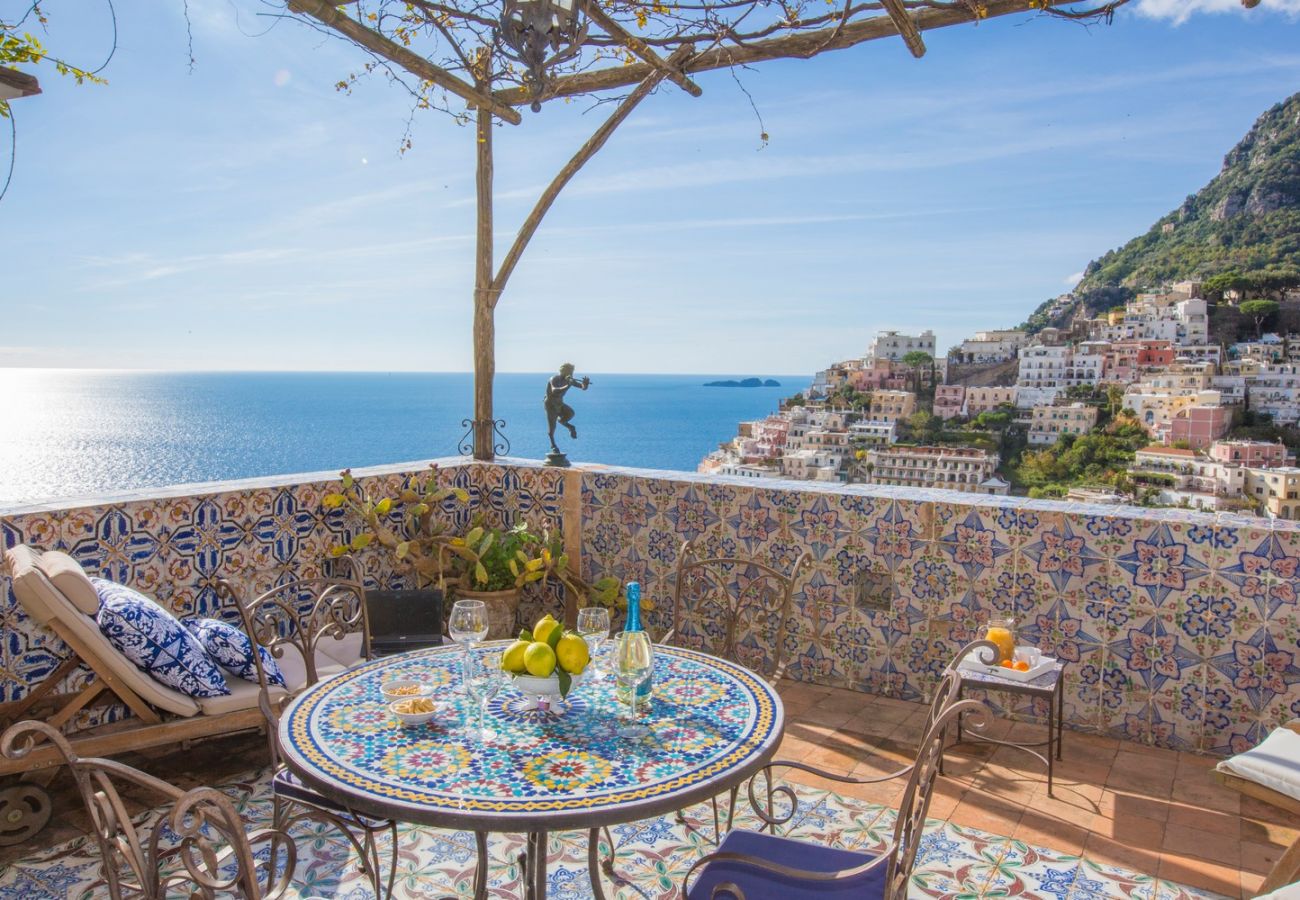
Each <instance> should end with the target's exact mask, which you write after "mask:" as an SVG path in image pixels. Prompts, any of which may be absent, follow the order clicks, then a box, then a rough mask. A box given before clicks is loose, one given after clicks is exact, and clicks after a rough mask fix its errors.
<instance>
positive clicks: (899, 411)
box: [871, 391, 916, 422]
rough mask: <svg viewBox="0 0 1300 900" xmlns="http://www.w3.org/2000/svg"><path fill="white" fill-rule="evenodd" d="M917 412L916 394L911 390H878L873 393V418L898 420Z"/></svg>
mask: <svg viewBox="0 0 1300 900" xmlns="http://www.w3.org/2000/svg"><path fill="white" fill-rule="evenodd" d="M914 412H916V394H914V393H912V392H911V391H876V392H875V393H873V394H872V395H871V418H872V419H874V420H875V421H877V422H897V421H898V420H900V419H906V418H907V417H908V416H910V415H911V414H912V413H914Z"/></svg>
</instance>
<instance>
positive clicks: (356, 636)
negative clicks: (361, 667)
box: [316, 631, 364, 669]
mask: <svg viewBox="0 0 1300 900" xmlns="http://www.w3.org/2000/svg"><path fill="white" fill-rule="evenodd" d="M362 644H363V642H362V640H361V632H359V631H354V632H353V633H352V634H345V635H343V637H341V638H326V639H325V640H323V641H321V642H320V643H319V644H317V645H316V651H317V652H318V653H324V654H325V655H326V656H328V657H329V658H330V659H332V660H334V661H335V662H337V663H342V664H343V665H344V666H345V667H347V668H349V669H350V668H352V667H353V666H355V665H356V664H357V663H359V662H362V661H363V660H362V658H361V652H362V650H363V649H364V648H363V646H362Z"/></svg>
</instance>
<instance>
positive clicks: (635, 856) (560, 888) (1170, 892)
mask: <svg viewBox="0 0 1300 900" xmlns="http://www.w3.org/2000/svg"><path fill="white" fill-rule="evenodd" d="M226 790H227V792H228V793H229V794H230V795H231V796H232V799H234V800H235V801H236V803H237V804H238V805H239V807H240V808H241V811H242V812H243V814H244V815H245V816H246V818H247V819H248V820H249V821H250V823H251V824H253V825H256V824H257V823H258V822H260V821H264V820H265V818H266V817H267V816H268V815H269V812H270V802H269V793H268V786H267V782H266V779H265V778H264V777H258V775H257V774H256V773H250V775H249V776H248V777H247V778H241V779H236V781H235V783H234V784H232V785H231V786H229V787H227V788H226ZM798 796H799V806H798V809H797V811H796V813H795V815H794V817H793V819H792V823H793V824H792V825H791V826H789V827H788V828H785V829H782V830H783V831H789V832H792V833H793V834H796V835H798V836H800V837H803V838H806V839H809V840H816V841H822V842H825V843H830V844H834V845H837V846H841V847H846V848H851V849H855V850H861V851H867V852H875V851H879V850H880V849H882V848H883V847H884V846H885V845H886V843H887V842H888V841H889V840H890V839H891V838H892V834H893V823H894V812H893V811H892V810H890V809H887V808H885V807H882V806H878V805H875V804H871V803H866V802H863V801H858V800H851V799H848V798H843V797H840V796H838V795H836V794H833V793H830V792H827V791H822V790H814V789H811V788H803V787H800V788H799V789H798ZM724 809H725V807H724ZM144 815H145V817H148V816H151V815H155V813H152V812H150V813H145V814H144ZM683 818H684V822H679V821H678V820H677V818H676V817H675V816H663V817H660V818H657V819H648V820H645V821H641V822H632V823H628V824H625V825H619V826H617V827H615V828H613V829H611V832H612V834H613V837H614V841H615V843H616V844H617V847H618V852H617V859H616V871H617V872H618V880H617V881H616V882H614V883H610V882H608V881H606V884H605V890H606V893H607V895H609V896H610V897H617V898H619V900H624V898H627V900H635V898H638V897H641V898H671V897H678V896H680V885H681V883H682V879H683V877H684V876H685V874H686V872H687V871H688V870H689V869H690V867H691V865H692V864H693V863H694V862H695V860H697V859H698V858H699V857H700V855H702V854H703V853H707V852H708V851H709V850H711V849H712V847H713V843H712V835H713V811H712V807H711V806H710V805H709V804H707V803H705V804H699V805H697V806H694V807H691V808H690V809H688V810H686V811H685V814H684V816H683ZM760 824H761V823H760V821H759V820H758V818H757V817H756V816H755V815H754V813H753V812H752V810H750V808H749V805H748V803H746V802H745V801H744V800H743V798H742V801H741V804H740V808H739V809H738V811H737V814H736V825H737V826H738V827H742V828H751V829H753V828H757V827H758V826H759V825H760ZM297 837H298V846H299V857H298V866H297V869H296V872H295V889H296V891H297V895H298V896H299V897H303V898H305V897H311V896H323V897H329V898H332V900H371V898H372V893H371V891H370V889H369V885H368V883H367V882H366V881H365V880H364V879H363V878H362V877H361V875H360V873H359V872H358V871H357V866H356V860H355V859H352V858H350V851H349V849H348V847H347V845H346V844H345V843H344V842H343V841H341V840H339V839H338V838H337V837H336V836H335V835H334V834H331V833H330V831H329V830H328V829H326V828H323V827H304V828H303V829H302V830H301V832H300V833H299V834H298V835H297ZM523 843H524V842H523V839H522V836H520V835H496V836H494V837H493V839H492V840H491V842H490V843H489V854H490V862H489V891H490V893H491V895H492V896H493V897H494V898H516V897H520V896H522V894H523V889H522V888H523V885H522V870H521V867H520V864H519V854H520V852H521V851H522V850H523ZM398 845H399V846H398V866H397V872H398V874H397V884H396V888H395V892H394V895H395V896H396V897H399V898H409V900H417V898H419V900H423V898H445V897H457V898H468V897H470V895H471V891H472V886H473V879H474V867H475V856H474V840H473V836H472V835H470V834H468V833H465V832H447V831H434V830H431V829H419V828H413V827H407V828H403V829H402V831H401V833H400V835H399V838H398ZM603 849H604V848H603V846H602V850H603ZM548 850H549V854H548V856H549V861H550V866H549V880H548V894H549V896H550V897H552V898H556V900H587V898H590V897H591V896H592V892H591V885H590V883H589V881H588V876H587V847H586V834H585V833H582V832H566V833H557V834H552V835H550V841H549V847H548ZM388 852H389V848H388V847H387V846H386V845H385V846H382V847H381V854H382V855H383V857H384V859H385V861H386V860H387V854H388ZM910 895H911V896H913V897H917V898H930V897H947V898H971V900H980V898H992V897H999V898H1005V897H1023V898H1051V900H1103V898H1105V900H1109V898H1120V897H1134V898H1142V900H1210V898H1213V897H1214V895H1212V894H1208V893H1205V892H1202V891H1196V890H1192V889H1190V888H1185V887H1182V886H1180V885H1175V884H1171V883H1170V882H1165V881H1157V880H1156V879H1155V878H1153V877H1151V876H1148V875H1141V874H1138V873H1134V872H1130V871H1127V870H1124V869H1121V868H1117V867H1115V866H1102V865H1097V864H1095V863H1092V862H1089V861H1087V860H1083V859H1080V858H1079V857H1076V856H1069V855H1066V854H1062V853H1058V852H1055V851H1051V850H1046V849H1043V848H1041V847H1034V846H1030V845H1026V844H1024V843H1022V842H1020V841H1014V840H1010V839H1008V838H1005V837H999V836H997V835H992V834H988V833H987V832H983V831H980V830H978V829H974V828H966V827H959V826H955V825H949V824H943V823H939V822H937V821H935V822H931V824H930V828H929V830H928V831H927V832H926V835H925V837H924V839H923V843H922V845H921V847H920V850H919V852H918V860H917V867H916V871H915V873H914V876H913V879H912V886H911V890H910ZM104 896H107V892H106V890H105V889H104V887H103V884H102V882H101V880H100V866H99V861H98V858H97V856H96V852H95V849H94V847H93V845H91V844H89V843H88V842H87V841H86V840H84V839H78V840H74V841H70V842H68V843H65V844H62V845H60V846H58V847H55V848H53V849H51V850H48V851H46V852H44V853H40V854H36V855H33V856H31V857H29V858H27V859H24V860H21V861H20V862H17V863H15V864H13V865H10V866H8V867H7V868H2V869H0V900H30V898H41V897H69V898H79V900H98V898H100V897H104Z"/></svg>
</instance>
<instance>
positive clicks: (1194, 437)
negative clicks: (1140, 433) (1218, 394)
mask: <svg viewBox="0 0 1300 900" xmlns="http://www.w3.org/2000/svg"><path fill="white" fill-rule="evenodd" d="M1231 427H1232V410H1231V409H1229V408H1228V407H1226V406H1219V405H1217V404H1216V405H1214V406H1200V405H1196V406H1188V407H1186V408H1184V409H1180V410H1179V411H1178V412H1177V413H1176V414H1175V415H1174V418H1173V421H1172V422H1170V423H1169V436H1168V440H1169V442H1170V443H1171V444H1177V443H1179V442H1182V441H1185V442H1186V443H1187V445H1188V446H1190V447H1191V448H1192V449H1193V450H1204V449H1205V448H1206V447H1209V446H1210V445H1211V444H1213V443H1214V442H1215V441H1217V440H1218V439H1219V438H1221V437H1223V436H1224V435H1225V434H1227V433H1228V429H1230V428H1231Z"/></svg>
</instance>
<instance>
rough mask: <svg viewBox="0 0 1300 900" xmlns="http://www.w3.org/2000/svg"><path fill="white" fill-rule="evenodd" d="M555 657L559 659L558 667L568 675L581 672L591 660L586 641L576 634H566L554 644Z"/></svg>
mask: <svg viewBox="0 0 1300 900" xmlns="http://www.w3.org/2000/svg"><path fill="white" fill-rule="evenodd" d="M555 657H556V659H558V660H559V661H560V668H562V669H563V670H564V671H566V672H568V673H569V674H570V675H578V674H581V672H582V670H583V669H585V668H587V663H588V662H589V661H590V660H591V654H590V652H589V651H588V650H587V642H586V641H584V640H583V639H582V638H580V637H578V636H577V635H576V634H566V635H565V636H564V637H562V638H560V642H559V643H558V644H556V645H555Z"/></svg>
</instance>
